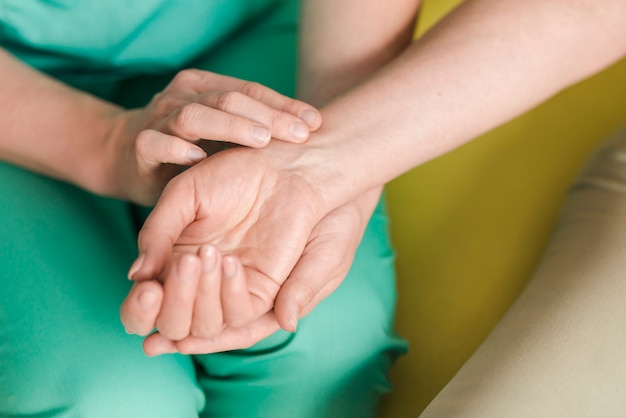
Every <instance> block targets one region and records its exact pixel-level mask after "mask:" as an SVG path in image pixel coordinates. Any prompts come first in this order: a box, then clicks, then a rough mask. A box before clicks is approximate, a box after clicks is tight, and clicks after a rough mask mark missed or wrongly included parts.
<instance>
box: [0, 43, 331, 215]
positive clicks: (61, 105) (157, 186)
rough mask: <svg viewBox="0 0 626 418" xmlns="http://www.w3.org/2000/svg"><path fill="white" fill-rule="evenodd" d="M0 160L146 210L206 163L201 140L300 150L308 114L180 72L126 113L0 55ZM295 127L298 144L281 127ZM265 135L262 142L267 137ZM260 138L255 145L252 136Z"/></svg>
mask: <svg viewBox="0 0 626 418" xmlns="http://www.w3.org/2000/svg"><path fill="white" fill-rule="evenodd" d="M0 78H1V79H2V80H3V82H2V83H0V98H1V99H2V100H0V126H1V127H2V133H1V135H0V159H3V160H5V161H8V162H11V163H13V164H17V165H20V166H22V167H25V168H28V169H30V170H33V171H37V172H39V173H42V174H45V175H48V176H52V177H55V178H58V179H61V180H65V181H68V182H71V183H74V184H76V185H78V186H80V187H83V188H85V189H87V190H89V191H92V192H94V193H98V194H103V195H108V196H113V197H117V198H122V199H129V200H134V201H136V202H138V203H142V204H152V203H154V201H155V200H156V197H157V196H158V194H159V193H160V191H161V189H162V187H163V186H164V184H165V182H166V181H167V180H168V179H169V178H171V177H172V176H173V175H175V174H176V173H177V172H178V169H177V168H176V167H175V166H173V165H171V164H162V163H172V164H176V165H193V164H195V163H197V162H198V161H199V160H201V159H203V158H205V157H206V153H205V151H204V150H203V149H202V148H201V147H199V146H198V145H196V144H195V143H197V142H200V140H201V139H214V140H222V141H230V142H235V143H238V144H241V145H247V146H252V147H262V146H265V145H266V144H267V143H268V141H269V140H270V133H271V134H273V136H274V137H275V138H278V139H283V140H286V141H293V142H302V141H303V140H306V139H307V137H308V133H309V130H310V129H315V128H317V127H318V126H319V123H320V120H319V115H318V114H317V112H313V113H312V115H313V116H314V117H315V120H314V121H313V122H312V123H310V124H309V125H306V124H304V123H302V122H301V121H300V120H299V118H298V116H299V115H300V112H302V111H303V110H305V109H309V110H312V108H311V107H310V106H308V105H305V104H304V103H302V102H298V101H295V100H292V99H289V98H287V97H284V96H282V95H280V94H278V93H276V92H274V91H272V90H270V89H268V88H265V87H263V86H260V85H258V84H255V83H249V82H246V81H243V80H238V79H234V78H231V77H225V76H220V75H218V74H214V73H210V72H206V71H198V70H186V71H181V72H180V73H179V74H178V75H177V76H176V77H175V78H174V80H173V81H172V82H171V83H170V84H169V85H168V86H167V87H166V89H165V90H164V91H163V92H161V93H160V94H158V95H156V96H155V97H154V99H153V100H152V101H151V102H150V104H148V106H147V107H145V108H141V109H135V110H126V109H122V108H120V107H118V106H115V105H113V104H111V103H108V102H106V101H103V100H100V99H98V98H96V97H94V96H91V95H89V94H86V93H83V92H81V91H78V90H76V89H73V88H71V87H69V86H67V85H64V84H62V83H60V82H58V81H56V80H54V79H52V78H50V77H48V76H46V75H45V74H42V73H40V72H38V71H37V70H35V69H32V68H30V67H28V66H26V65H24V64H22V63H21V62H19V61H18V60H16V59H15V58H13V57H12V56H11V55H10V54H8V53H6V52H5V51H3V50H2V49H1V48H0ZM294 123H299V124H300V125H301V126H302V127H303V128H304V129H303V130H302V131H303V132H302V133H303V135H301V136H299V137H294V136H293V135H292V134H291V131H290V127H291V126H292V124H294ZM270 131H271V132H270ZM259 132H260V134H261V135H260V138H257V136H259V135H255V133H259Z"/></svg>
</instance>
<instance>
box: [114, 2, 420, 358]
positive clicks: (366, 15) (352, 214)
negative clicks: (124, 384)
mask: <svg viewBox="0 0 626 418" xmlns="http://www.w3.org/2000/svg"><path fill="white" fill-rule="evenodd" d="M418 5H419V1H405V0H401V1H393V2H387V3H384V2H380V1H378V0H367V1H362V0H358V1H354V0H353V1H344V2H341V3H340V4H337V3H336V2H333V1H328V0H310V1H305V2H303V5H302V9H301V30H300V37H299V42H300V45H299V49H298V50H299V52H300V55H299V63H298V69H299V74H298V77H297V79H298V83H299V86H298V95H299V97H300V98H302V99H304V100H305V101H307V102H309V103H313V104H315V105H321V104H322V103H325V102H328V101H329V100H330V99H331V98H333V97H334V96H336V95H337V94H339V93H341V92H343V91H345V90H347V89H348V88H350V87H352V86H354V85H355V84H357V83H358V82H360V81H362V80H364V79H365V78H367V77H368V76H369V75H370V74H371V73H372V72H374V71H375V70H376V69H378V68H379V67H382V66H383V65H385V64H386V63H388V62H389V61H390V60H391V59H392V58H394V57H395V56H397V55H398V54H399V53H400V52H401V51H402V50H403V49H404V48H406V47H407V46H408V45H409V43H410V41H411V37H412V34H413V30H414V27H415V15H416V13H417V8H418ZM355 10H359V13H354V11H355ZM373 21H376V22H377V23H376V25H372V24H371V23H372V22H373ZM381 191H382V187H376V188H374V189H373V190H371V191H369V192H367V193H363V194H362V195H361V196H359V197H358V198H357V199H355V201H354V202H349V203H347V204H346V205H343V206H342V207H341V208H338V209H337V210H335V211H334V212H332V213H331V214H329V215H327V216H326V217H325V218H324V219H323V220H322V221H321V222H320V223H319V224H318V225H317V227H316V228H315V230H314V231H313V233H312V234H311V236H310V238H309V240H308V242H307V243H306V247H305V249H304V254H303V257H302V259H301V260H300V261H299V262H298V264H297V265H296V266H295V267H294V269H293V271H292V272H291V274H290V278H289V279H288V280H287V281H286V282H285V284H284V286H283V287H281V288H280V290H278V288H275V287H274V289H275V290H277V291H278V295H276V293H275V291H274V292H272V294H270V295H267V296H266V297H265V299H266V301H267V303H266V304H263V305H261V307H260V308H259V309H257V310H254V309H251V310H247V311H248V312H251V313H252V314H251V315H252V316H251V318H248V319H254V318H256V317H258V316H259V315H261V314H264V313H266V312H267V311H268V310H271V309H272V307H274V308H275V313H276V318H277V320H278V322H279V323H280V324H281V325H282V327H283V328H285V329H288V330H292V331H293V330H295V328H296V323H297V321H298V319H299V318H300V317H301V316H303V315H304V314H305V313H308V312H309V311H310V310H311V309H312V308H313V307H314V306H315V305H316V304H317V303H318V302H319V301H320V300H322V299H324V298H325V297H326V296H328V295H329V294H330V293H331V292H332V291H333V290H334V289H335V288H336V287H337V286H338V285H339V284H340V283H341V282H342V281H343V278H344V277H345V275H346V274H347V272H348V270H349V268H350V266H351V263H352V259H353V257H354V253H355V251H356V248H357V246H358V244H359V242H360V239H361V236H362V234H363V231H364V229H365V227H366V225H367V222H368V220H369V218H370V216H371V213H372V212H373V210H374V208H375V206H376V204H377V202H378V199H379V197H380V193H381ZM208 196H210V194H207V195H206V196H203V197H204V198H208ZM195 243H196V244H197V245H200V244H201V241H200V240H199V241H196V242H195ZM194 250H195V248H194ZM193 252H194V251H193V250H192V253H193ZM320 259H323V260H324V261H325V262H324V263H322V264H323V266H321V265H320V263H319V260H320ZM173 264H176V262H175V261H174V262H173ZM176 270H177V269H176V268H175V267H172V266H170V267H169V268H168V269H167V270H166V271H165V272H164V273H163V276H162V280H164V282H165V287H166V288H167V287H168V284H169V289H171V290H170V291H169V292H168V291H167V289H166V291H165V293H163V292H162V291H161V289H159V288H158V286H155V285H154V284H150V283H145V282H144V283H138V284H137V285H136V286H135V287H134V288H133V290H132V291H131V293H130V294H129V297H128V298H127V299H126V301H125V302H124V305H123V306H122V320H123V322H124V324H125V326H126V328H127V329H128V330H132V331H134V332H137V333H140V334H145V333H147V332H149V331H150V330H152V329H153V328H154V327H155V325H157V328H158V329H159V333H158V335H154V336H151V337H149V338H148V339H147V340H146V351H147V352H149V353H151V354H157V353H159V352H161V351H160V350H159V349H158V347H169V348H168V351H171V350H173V349H174V348H173V347H174V345H173V344H171V342H170V343H169V344H168V343H167V341H166V340H167V339H170V340H180V339H181V338H180V336H181V335H183V334H184V333H185V332H189V330H191V333H190V334H191V335H192V336H193V337H214V335H207V334H206V333H202V332H197V331H194V327H195V326H196V324H202V323H204V324H208V323H210V322H211V319H214V318H217V317H219V318H223V321H224V325H223V326H231V325H232V322H239V325H240V324H241V321H232V320H231V321H229V318H231V319H232V318H233V317H232V316H231V315H228V314H227V313H228V312H227V311H229V309H228V304H229V303H231V302H232V300H233V299H232V298H231V297H228V296H227V295H225V294H223V295H222V298H221V300H222V303H221V308H222V310H223V311H224V315H222V314H219V315H216V314H215V311H216V310H214V312H212V315H210V316H211V317H210V318H209V317H207V318H202V316H201V315H194V316H193V320H192V321H191V320H186V321H176V320H175V319H176V317H177V315H176V312H175V311H174V310H171V311H168V310H167V309H166V307H167V305H168V304H167V301H168V299H169V298H176V297H177V294H179V293H182V292H183V288H184V287H185V286H186V284H185V283H184V282H183V281H179V280H177V278H176V276H175V274H173V273H172V272H175V271H176ZM207 277H208V276H207ZM199 280H200V282H201V283H202V278H200V279H199ZM231 283H232V280H225V281H224V284H223V287H222V289H221V291H222V293H226V292H227V289H228V287H227V286H226V285H228V284H231ZM281 284H282V283H281ZM148 289H150V291H151V292H153V293H154V294H156V295H159V299H163V300H164V301H165V303H164V304H163V308H162V309H161V312H158V310H157V309H156V304H155V305H154V306H152V308H153V309H142V308H141V307H140V305H139V303H138V302H139V299H140V297H139V295H140V294H142V292H145V291H148ZM250 290H251V291H252V292H255V290H254V288H251V289H250ZM200 293H201V292H200V291H198V295H197V298H196V300H195V305H196V307H198V306H208V305H214V306H216V305H220V303H219V301H214V300H210V299H211V298H203V297H202V295H201V294H200ZM228 293H229V294H231V295H232V292H228ZM255 293H256V294H257V295H258V293H259V292H258V291H257V292H255ZM275 298H277V299H276V303H275V304H274V299H275ZM179 299H180V298H179ZM247 299H248V298H247V297H243V298H239V299H238V300H237V301H236V305H238V306H240V307H241V306H247V305H249V303H248V300H247ZM232 303H235V302H232ZM191 305H193V303H191ZM218 310H219V309H218ZM240 311H246V310H244V309H240ZM157 314H158V315H157ZM263 321H264V322H263ZM263 321H259V324H271V327H268V328H265V329H263V328H262V326H261V325H258V326H255V325H254V324H251V328H256V333H255V335H257V336H258V335H263V336H265V335H267V334H269V333H271V332H272V331H274V330H275V329H276V328H277V327H278V325H277V323H276V321H275V320H274V321H265V320H263ZM176 322H178V324H179V326H172V325H169V324H175V323H176ZM220 325H221V324H220ZM207 328H210V329H217V330H221V329H222V327H221V326H218V327H216V326H200V327H195V329H207ZM259 328H260V329H261V330H262V331H259ZM236 334H237V333H236V332H234V333H233V335H236ZM241 334H242V335H245V333H241ZM193 337H191V338H189V339H188V340H187V341H182V342H179V343H178V347H179V348H180V349H182V350H184V351H186V352H189V350H190V349H189V347H190V346H194V344H199V346H195V347H198V348H197V350H198V352H202V351H203V348H202V344H201V341H199V340H198V339H195V340H194V338H193ZM157 339H158V342H157Z"/></svg>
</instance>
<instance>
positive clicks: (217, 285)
mask: <svg viewBox="0 0 626 418" xmlns="http://www.w3.org/2000/svg"><path fill="white" fill-rule="evenodd" d="M199 255H200V260H201V264H202V268H201V273H200V282H199V283H198V291H197V294H196V301H195V304H194V310H193V323H192V324H191V335H193V336H195V337H200V338H210V337H213V336H215V335H217V334H219V333H220V332H221V331H222V329H223V328H224V322H223V321H224V315H223V313H222V300H221V288H222V284H221V281H222V269H221V264H222V257H221V255H220V253H219V251H217V250H216V249H215V247H213V246H211V245H204V246H202V247H201V248H200V251H199Z"/></svg>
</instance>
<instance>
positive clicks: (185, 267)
mask: <svg viewBox="0 0 626 418" xmlns="http://www.w3.org/2000/svg"><path fill="white" fill-rule="evenodd" d="M194 261H195V257H194V256H193V255H191V254H185V255H183V256H182V257H181V259H180V260H179V263H178V279H179V280H181V281H183V282H186V281H188V280H191V279H193V276H194V267H195V266H194V264H195V263H194Z"/></svg>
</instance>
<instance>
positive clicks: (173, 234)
mask: <svg viewBox="0 0 626 418" xmlns="http://www.w3.org/2000/svg"><path fill="white" fill-rule="evenodd" d="M179 178H180V177H175V178H174V179H172V180H171V181H170V182H169V183H168V185H167V186H166V187H165V189H164V190H163V193H162V194H161V197H160V198H159V202H158V203H157V205H156V206H155V207H154V209H153V210H152V212H151V213H150V216H148V218H147V219H146V221H145V222H144V224H143V226H142V228H141V231H139V237H138V240H137V242H138V245H139V254H140V255H139V257H138V258H137V260H135V262H134V263H133V265H132V266H131V268H130V270H129V272H128V277H129V278H130V279H133V280H150V279H154V278H156V277H160V276H161V273H162V272H163V271H164V269H165V266H166V263H167V262H168V261H169V260H170V259H171V254H172V248H173V246H174V243H175V242H176V240H177V239H178V237H179V236H180V234H181V233H182V231H183V230H184V229H185V227H186V226H187V225H189V224H190V223H192V222H193V221H194V219H195V216H196V209H195V207H196V200H195V192H194V185H193V182H188V181H179V180H178V179H179Z"/></svg>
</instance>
